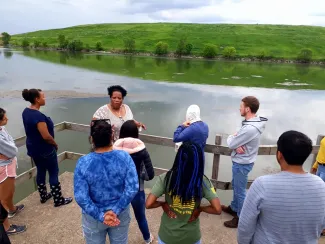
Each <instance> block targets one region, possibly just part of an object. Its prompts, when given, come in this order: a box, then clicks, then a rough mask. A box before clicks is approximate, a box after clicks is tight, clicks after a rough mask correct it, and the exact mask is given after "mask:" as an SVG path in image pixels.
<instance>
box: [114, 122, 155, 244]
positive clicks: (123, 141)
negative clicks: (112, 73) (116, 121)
mask: <svg viewBox="0 0 325 244" xmlns="http://www.w3.org/2000/svg"><path fill="white" fill-rule="evenodd" d="M119 138H120V139H118V140H117V141H116V142H115V143H114V145H113V149H114V150H124V151H126V152H127V153H129V154H130V156H131V158H132V159H133V162H134V164H135V167H136V169H137V173H138V179H139V191H138V193H137V194H136V195H135V197H134V199H133V200H132V202H131V205H132V208H133V211H134V215H135V218H136V219H137V222H138V226H139V228H140V231H141V233H142V236H143V239H144V241H145V243H146V244H150V243H153V241H154V237H153V236H152V235H151V234H150V231H149V227H148V222H147V218H146V213H145V202H146V201H145V193H144V181H145V180H146V181H149V180H152V179H153V178H154V176H155V172H154V169H153V166H152V162H151V159H150V155H149V153H148V151H147V149H146V146H145V145H144V143H143V142H142V141H141V140H140V139H139V130H138V127H137V124H136V123H135V122H134V120H128V121H126V122H124V123H123V125H122V126H121V130H120V135H119Z"/></svg>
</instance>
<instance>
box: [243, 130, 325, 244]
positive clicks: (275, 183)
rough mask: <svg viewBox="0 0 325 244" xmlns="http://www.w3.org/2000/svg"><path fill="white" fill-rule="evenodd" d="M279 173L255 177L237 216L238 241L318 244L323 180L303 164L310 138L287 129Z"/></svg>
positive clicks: (324, 216)
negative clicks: (307, 169) (308, 171)
mask: <svg viewBox="0 0 325 244" xmlns="http://www.w3.org/2000/svg"><path fill="white" fill-rule="evenodd" d="M277 146H278V151H277V154H276V158H277V161H278V163H279V165H280V167H281V172H280V173H278V174H274V175H267V176H261V177H259V178H257V179H256V180H255V181H254V182H253V184H252V185H251V187H250V188H249V191H248V194H247V197H246V199H245V202H244V206H243V209H242V212H241V215H240V218H239V226H238V243H239V244H260V243H263V244H297V243H299V244H317V242H318V239H319V237H320V235H321V232H322V230H323V229H324V227H325V183H324V182H323V181H322V180H321V179H320V178H319V177H317V176H315V175H312V174H310V173H307V172H305V171H304V169H303V164H304V162H305V161H306V159H307V158H308V156H309V155H310V153H311V152H312V149H313V146H312V141H311V140H310V139H309V138H308V137H307V136H306V135H304V134H303V133H300V132H297V131H287V132H285V133H283V134H282V135H281V136H280V138H279V140H278V142H277Z"/></svg>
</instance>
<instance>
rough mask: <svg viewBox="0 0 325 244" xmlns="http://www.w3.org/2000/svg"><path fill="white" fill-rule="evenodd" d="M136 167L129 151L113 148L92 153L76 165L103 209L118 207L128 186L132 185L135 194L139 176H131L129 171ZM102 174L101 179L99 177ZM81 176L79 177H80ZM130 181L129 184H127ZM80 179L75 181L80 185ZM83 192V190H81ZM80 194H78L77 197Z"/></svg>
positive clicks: (92, 195) (92, 196)
mask: <svg viewBox="0 0 325 244" xmlns="http://www.w3.org/2000/svg"><path fill="white" fill-rule="evenodd" d="M131 166H133V167H134V165H133V161H132V159H131V157H130V156H129V154H128V153H126V152H124V151H121V150H113V151H110V152H105V153H95V152H93V153H90V154H87V155H86V156H83V157H82V158H80V159H79V161H78V164H77V166H76V170H75V172H76V174H78V175H79V174H81V175H82V176H83V180H85V181H86V182H87V185H88V187H89V194H90V196H91V198H92V200H93V202H94V203H95V204H96V206H97V207H98V208H99V209H101V208H103V209H114V210H115V209H116V208H118V206H117V205H118V202H119V201H120V197H121V196H122V195H123V194H125V193H127V192H126V191H127V190H128V188H127V186H130V187H131V190H132V191H131V193H132V194H133V195H134V192H137V190H136V191H134V188H135V187H134V186H138V182H137V181H138V179H137V176H135V175H133V173H132V172H133V171H131V173H132V177H130V176H129V173H130V172H129V171H130V170H131V169H132V168H131ZM99 176H100V180H98V177H99ZM78 178H79V177H78ZM125 181H128V184H127V185H126V184H125ZM78 183H79V182H78V181H76V182H75V184H76V186H78ZM80 193H82V192H80ZM77 198H78V194H76V199H77Z"/></svg>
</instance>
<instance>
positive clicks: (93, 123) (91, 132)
mask: <svg viewBox="0 0 325 244" xmlns="http://www.w3.org/2000/svg"><path fill="white" fill-rule="evenodd" d="M99 122H106V123H107V124H109V125H110V124H111V120H110V119H93V120H92V121H91V123H90V135H92V134H93V130H94V127H95V125H97V124H98V123H99Z"/></svg>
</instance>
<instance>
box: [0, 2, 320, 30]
mask: <svg viewBox="0 0 325 244" xmlns="http://www.w3.org/2000/svg"><path fill="white" fill-rule="evenodd" d="M2 1H4V0H2ZM323 5H324V4H323V2H322V0H309V1H308V2H307V1H305V0H285V1H284V0H191V1H185V0H166V1H157V0H119V1H107V0H48V1H43V0H10V1H6V4H2V5H1V8H0V31H8V32H10V33H20V32H27V31H33V30H39V29H50V28H61V27H67V26H73V25H80V24H93V23H127V22H142V23H144V22H189V23H248V24H251V23H259V24H290V25H322V26H325V10H322V9H320V6H323Z"/></svg>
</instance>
